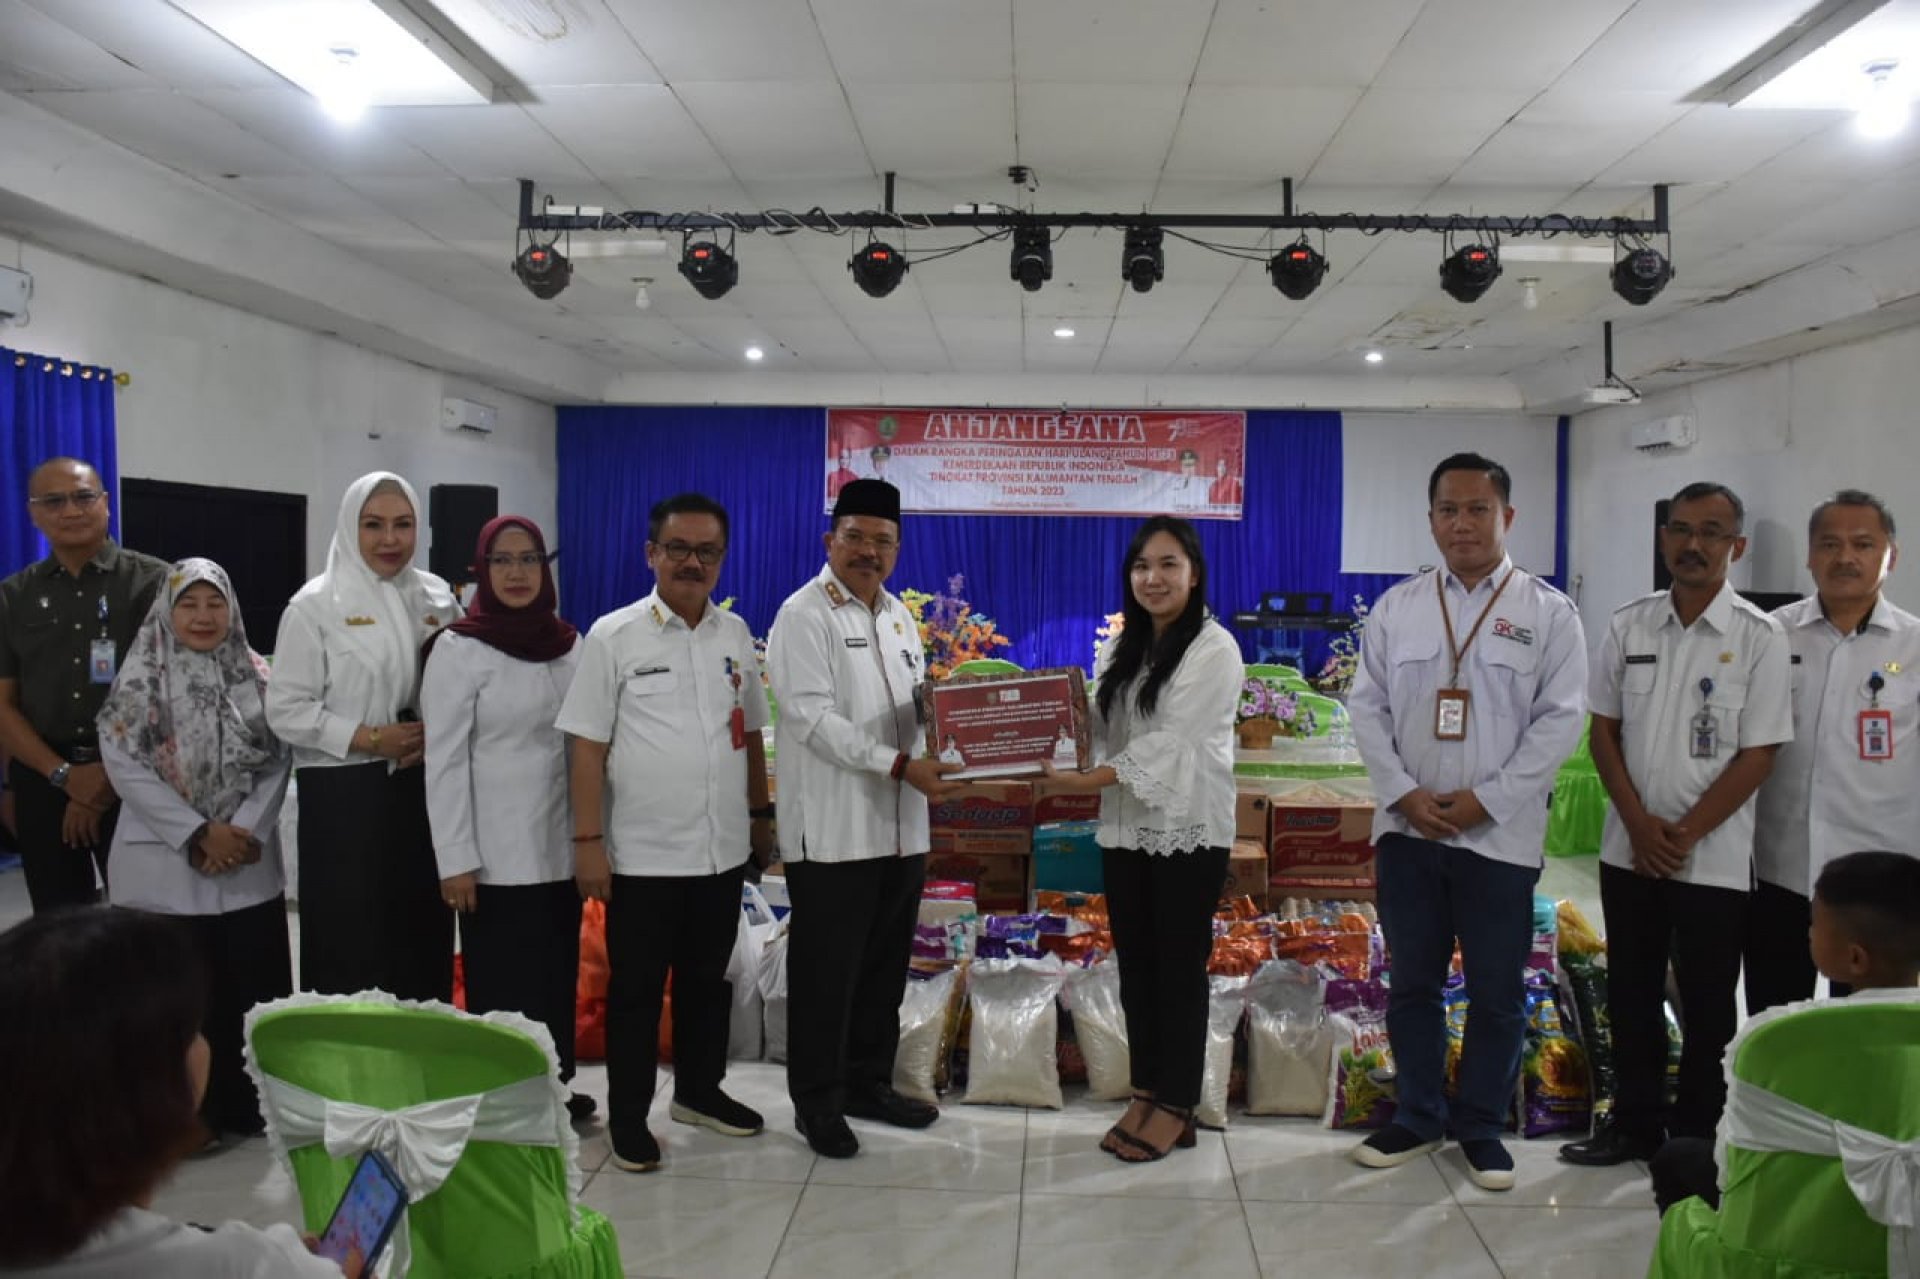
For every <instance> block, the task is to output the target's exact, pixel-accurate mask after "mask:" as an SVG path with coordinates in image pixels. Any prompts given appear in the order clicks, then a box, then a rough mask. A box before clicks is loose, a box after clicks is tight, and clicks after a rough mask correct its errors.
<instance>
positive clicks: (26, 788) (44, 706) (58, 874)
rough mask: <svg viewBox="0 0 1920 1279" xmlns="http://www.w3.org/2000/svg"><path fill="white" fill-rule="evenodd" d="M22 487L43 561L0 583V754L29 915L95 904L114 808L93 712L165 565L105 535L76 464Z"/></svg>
mask: <svg viewBox="0 0 1920 1279" xmlns="http://www.w3.org/2000/svg"><path fill="white" fill-rule="evenodd" d="M27 490H28V496H27V509H28V510H29V511H30V512H31V514H32V518H33V524H34V527H35V528H37V529H39V530H40V534H41V536H42V537H44V538H46V541H47V546H48V548H49V549H50V551H51V554H49V555H48V556H47V558H46V559H44V560H41V561H40V562H39V563H37V564H32V565H29V566H28V567H26V568H24V569H22V570H20V571H19V572H18V573H15V574H14V575H13V576H12V577H9V578H8V579H6V581H4V582H0V750H4V751H5V753H6V755H7V757H8V758H9V759H10V760H11V761H12V763H11V765H10V766H9V768H8V770H7V785H8V786H9V787H10V788H11V789H12V790H13V792H14V806H15V810H14V820H15V822H16V824H17V828H18V841H19V844H20V854H21V860H22V862H23V863H24V864H25V869H26V872H27V896H28V898H29V899H30V900H31V901H32V903H33V909H34V911H35V912H36V913H37V912H39V911H43V910H51V909H53V908H54V907H56V906H68V905H80V904H85V903H88V902H92V901H93V900H95V896H96V890H95V888H94V869H95V867H96V866H97V867H98V868H99V873H100V882H101V883H102V884H105V882H106V878H107V849H108V847H109V846H110V845H111V844H112V843H113V823H114V816H115V813H116V811H117V805H118V802H119V801H118V799H117V798H116V797H115V795H114V793H113V787H112V785H111V784H110V783H109V782H108V781H107V775H106V770H105V768H104V767H103V766H102V765H101V763H100V753H99V737H98V735H97V733H96V732H95V729H94V722H93V721H94V716H95V715H96V714H98V713H99V710H100V705H101V703H102V702H104V701H105V700H106V696H107V692H108V690H110V689H111V688H112V687H113V677H114V675H115V674H116V673H117V672H118V671H119V669H120V659H121V658H123V657H125V656H126V653H127V647H128V645H130V644H131V643H132V642H133V636H134V633H135V632H136V631H138V630H139V629H140V623H141V622H142V621H143V620H145V618H146V616H147V610H148V609H149V608H151V607H152V605H153V597H154V593H155V592H156V591H158V590H159V588H160V583H161V582H162V581H164V580H165V579H166V576H167V573H168V572H169V570H170V568H171V566H170V565H168V564H167V563H166V562H165V561H164V560H158V559H155V558H154V557H153V556H151V555H142V554H140V553H139V552H137V551H129V550H126V549H124V548H122V547H120V546H119V545H117V544H116V543H115V542H114V540H113V539H112V538H110V537H108V536H107V515H108V501H107V495H106V492H105V490H104V489H103V487H102V486H101V482H100V475H99V473H98V472H97V471H95V470H94V469H93V467H92V466H90V465H88V464H87V463H86V462H82V461H80V460H78V459H76V458H70V457H56V458H51V459H49V460H47V461H45V462H42V463H41V464H40V465H39V466H38V467H36V468H35V469H34V472H33V474H32V476H31V477H29V479H28V481H27Z"/></svg>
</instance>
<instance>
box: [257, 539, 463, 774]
mask: <svg viewBox="0 0 1920 1279" xmlns="http://www.w3.org/2000/svg"><path fill="white" fill-rule="evenodd" d="M433 580H434V581H436V582H438V581H439V579H438V578H435V579H433ZM325 584H326V578H324V577H316V578H314V579H313V580H312V581H311V582H308V583H307V584H306V585H305V586H303V587H301V588H300V589H299V590H298V591H296V592H294V596H293V599H291V600H290V601H288V603H287V609H286V612H284V613H282V614H281V615H280V634H279V637H278V639H277V640H276V642H275V646H274V651H273V674H272V676H271V677H270V678H269V679H268V681H267V723H268V725H269V726H271V727H272V729H273V731H274V732H275V733H276V734H278V735H279V737H280V740H282V741H284V742H286V743H287V744H288V745H289V746H291V747H293V764H294V767H295V768H326V767H330V766H333V765H338V764H371V763H376V762H380V761H382V760H383V757H382V756H379V755H372V754H364V755H363V754H357V753H355V752H354V750H353V734H354V730H356V729H358V728H359V727H360V726H361V725H362V724H370V725H378V724H391V723H394V722H395V721H396V720H398V719H399V718H400V712H401V711H403V710H407V709H410V708H411V709H416V710H417V709H418V701H419V683H420V673H419V671H418V669H415V670H414V671H412V672H411V673H410V675H409V676H408V677H407V678H406V679H405V680H404V681H400V680H396V679H395V678H394V677H393V676H392V675H391V674H390V673H389V666H390V663H389V662H388V661H387V660H386V651H385V647H384V645H385V643H386V637H385V636H384V635H382V634H380V629H381V628H382V627H383V626H386V625H388V624H389V623H388V622H387V620H386V619H383V618H379V617H375V616H372V615H356V616H355V617H354V618H352V619H351V620H349V619H348V618H343V617H340V616H338V615H337V614H336V612H335V610H334V605H333V601H332V598H331V597H330V596H329V595H328V593H327V591H326V589H325ZM441 585H442V586H443V587H444V586H445V583H441ZM459 616H460V606H459V604H457V603H453V604H451V605H450V606H449V607H447V608H445V609H442V610H440V611H438V612H433V613H428V614H426V615H425V616H421V617H415V618H412V619H411V620H412V621H413V622H414V624H415V625H416V626H417V627H418V628H419V633H418V634H417V635H415V636H410V637H408V638H409V639H411V640H412V641H413V642H414V643H416V644H417V643H419V642H420V641H423V640H425V639H426V637H427V636H428V635H431V634H432V633H433V632H434V631H436V630H438V629H439V628H440V627H442V626H445V625H447V624H448V623H450V622H452V621H453V620H454V619H455V618H457V617H459Z"/></svg>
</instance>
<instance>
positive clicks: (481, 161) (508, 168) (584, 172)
mask: <svg viewBox="0 0 1920 1279" xmlns="http://www.w3.org/2000/svg"><path fill="white" fill-rule="evenodd" d="M372 114H374V115H377V116H378V117H379V119H380V124H381V126H382V127H383V128H386V129H389V130H391V131H392V132H393V133H395V134H397V135H398V136H400V137H402V138H405V139H406V140H407V141H408V142H410V143H412V144H413V145H414V146H415V147H418V148H419V149H420V150H421V151H423V152H425V153H426V154H427V155H429V156H431V157H432V158H433V159H435V160H437V161H439V163H440V164H441V165H443V166H445V167H446V169H447V170H448V171H449V172H452V173H457V174H459V175H460V176H461V177H463V178H472V179H476V180H480V181H485V180H487V179H494V178H534V179H537V180H539V181H540V182H541V183H542V184H543V185H544V184H545V183H548V182H564V181H569V180H572V181H579V180H584V179H588V178H591V177H592V174H591V173H590V171H589V170H588V169H587V167H586V166H585V165H583V164H582V163H581V162H580V160H579V159H577V158H576V157H575V156H574V155H573V153H572V152H570V151H568V150H567V149H566V148H565V146H564V144H563V143H562V142H560V141H559V140H558V139H556V138H555V137H554V135H553V134H551V133H549V132H548V131H547V130H546V129H544V128H542V127H541V126H540V123H539V122H538V121H537V120H535V119H534V118H533V117H532V116H530V115H529V114H527V112H526V111H524V110H522V109H521V108H520V107H519V106H518V105H516V104H514V103H510V102H496V103H494V104H493V105H491V106H484V107H388V108H386V109H384V110H381V111H377V112H374V113H372ZM573 202H574V201H571V200H567V201H563V203H573ZM581 202H583V203H584V202H587V201H586V200H585V199H584V197H583V199H582V201H581ZM592 202H593V203H598V201H597V200H596V201H592Z"/></svg>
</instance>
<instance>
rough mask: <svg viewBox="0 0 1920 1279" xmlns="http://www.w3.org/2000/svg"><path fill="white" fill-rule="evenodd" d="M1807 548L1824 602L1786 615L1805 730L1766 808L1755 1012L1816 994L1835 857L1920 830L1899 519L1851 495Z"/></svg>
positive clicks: (1776, 772)
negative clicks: (1818, 892) (1816, 913)
mask: <svg viewBox="0 0 1920 1279" xmlns="http://www.w3.org/2000/svg"><path fill="white" fill-rule="evenodd" d="M1807 542H1808V547H1807V569H1808V571H1809V572H1811V573H1812V574H1813V583H1814V586H1815V588H1816V593H1815V594H1814V595H1813V596H1812V597H1811V598H1809V599H1804V600H1796V601H1795V602H1794V603H1792V604H1789V605H1787V606H1786V607H1785V608H1782V609H1779V610H1777V611H1776V612H1775V613H1774V616H1775V617H1776V618H1778V619H1779V620H1780V624H1781V625H1782V626H1784V627H1785V628H1786V632H1787V643H1788V644H1789V645H1790V646H1791V647H1792V649H1793V672H1792V675H1793V730H1794V731H1793V741H1792V742H1791V743H1790V744H1788V745H1787V746H1785V747H1783V748H1782V749H1781V751H1780V757H1779V759H1778V760H1776V761H1775V763H1774V767H1773V773H1772V775H1771V776H1769V777H1768V778H1767V780H1766V784H1765V785H1763V786H1762V787H1761V788H1760V796H1759V799H1758V800H1757V801H1756V804H1757V811H1758V814H1759V830H1758V835H1757V836H1756V839H1755V843H1754V850H1753V860H1754V868H1755V870H1756V871H1757V872H1758V876H1759V884H1758V885H1757V886H1756V887H1755V889H1754V894H1753V909H1752V912H1751V914H1750V917H1749V919H1748V927H1747V955H1746V974H1747V981H1746V987H1747V1012H1748V1014H1749V1015H1752V1014H1754V1013H1758V1012H1763V1011H1765V1010H1766V1009H1768V1008H1773V1007H1776V1006H1777V1005H1780V1004H1785V1003H1791V1002H1792V1001H1794V1000H1797V999H1812V998H1813V994H1814V985H1815V981H1816V978H1817V976H1818V974H1817V972H1816V971H1815V968H1814V963H1813V953H1812V951H1811V950H1809V949H1808V946H1807V932H1808V930H1809V929H1810V928H1811V927H1812V926H1813V885H1814V881H1816V880H1817V879H1819V877H1820V871H1821V869H1822V868H1823V867H1825V865H1826V864H1827V862H1828V861H1830V860H1832V859H1833V858H1835V857H1839V856H1841V855H1843V854H1846V853H1849V852H1856V851H1863V850H1869V849H1896V850H1897V849H1907V850H1911V849H1912V848H1913V846H1914V838H1915V834H1916V827H1917V826H1920V821H1916V819H1920V617H1915V616H1914V615H1913V614H1912V613H1909V612H1907V611H1906V610H1905V609H1903V608H1899V607H1897V606H1896V605H1895V604H1894V602H1893V601H1892V600H1890V599H1888V598H1886V596H1885V594H1884V593H1883V591H1884V589H1885V587H1886V582H1887V577H1888V575H1889V574H1891V573H1892V572H1893V566H1894V562H1895V561H1896V560H1897V559H1898V558H1899V556H1900V548H1899V547H1898V546H1897V545H1896V544H1895V543H1894V536H1893V512H1891V511H1889V510H1888V509H1887V505H1886V503H1884V502H1882V501H1881V500H1880V499H1879V498H1877V497H1875V496H1874V495H1873V494H1871V493H1865V492H1862V491H1861V490H1859V489H1842V490H1841V491H1840V492H1838V493H1835V494H1834V495H1833V496H1832V497H1830V498H1828V499H1827V500H1826V501H1824V502H1822V503H1820V505H1818V506H1816V507H1815V508H1814V509H1813V517H1812V519H1810V520H1809V521H1808V523H1807ZM1834 993H1835V994H1836V995H1839V994H1845V993H1847V988H1846V987H1844V986H1840V987H1836V988H1835V990H1834Z"/></svg>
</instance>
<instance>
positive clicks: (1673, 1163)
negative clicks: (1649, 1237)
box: [1647, 1137, 1720, 1217]
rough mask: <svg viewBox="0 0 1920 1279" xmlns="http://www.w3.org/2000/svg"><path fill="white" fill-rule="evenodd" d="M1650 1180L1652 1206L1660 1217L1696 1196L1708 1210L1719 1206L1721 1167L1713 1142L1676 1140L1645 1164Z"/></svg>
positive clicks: (1667, 1144)
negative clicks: (1684, 1200)
mask: <svg viewBox="0 0 1920 1279" xmlns="http://www.w3.org/2000/svg"><path fill="white" fill-rule="evenodd" d="M1647 1172H1648V1173H1649V1174H1650V1175H1651V1176H1652V1178H1653V1205H1654V1207H1656V1208H1658V1209H1659V1210H1660V1215H1661V1216H1662V1217H1664V1216H1666V1215H1667V1209H1669V1208H1671V1207H1673V1206H1674V1205H1675V1204H1677V1203H1679V1202H1680V1201H1681V1200H1682V1199H1692V1198H1694V1197H1695V1196H1698V1197H1699V1198H1701V1199H1704V1200H1706V1201H1707V1207H1709V1208H1718V1207H1719V1206H1720V1165H1719V1164H1717V1163H1715V1162H1714V1161H1713V1142H1712V1141H1711V1140H1709V1139H1708V1138H1705V1137H1675V1138H1674V1139H1673V1140H1672V1141H1669V1142H1668V1143H1666V1144H1665V1145H1664V1146H1662V1147H1660V1149H1659V1151H1658V1152H1656V1153H1655V1154H1654V1156H1653V1158H1652V1159H1651V1160H1650V1161H1648V1163H1647Z"/></svg>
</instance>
